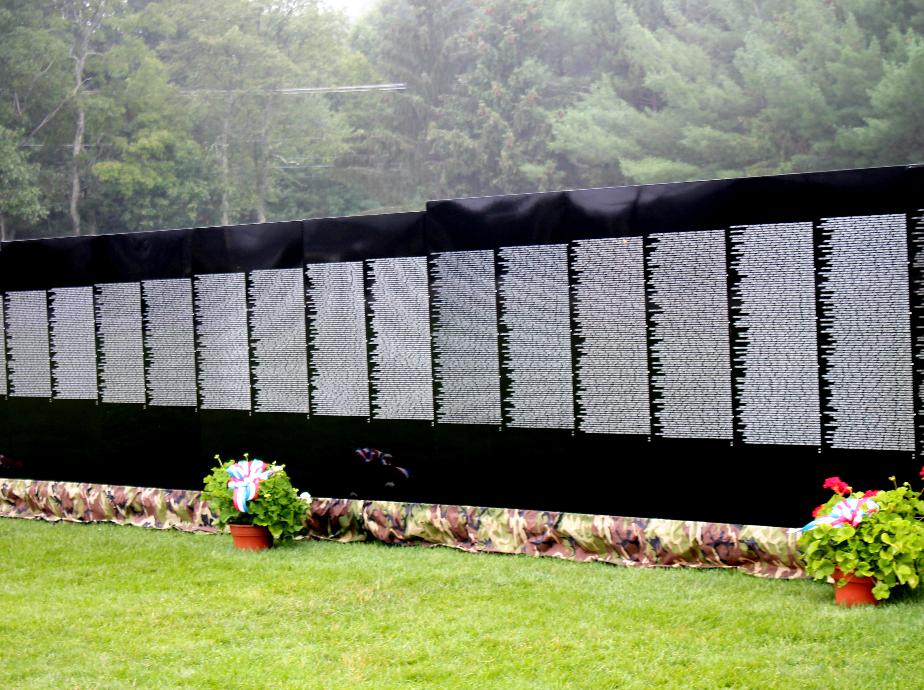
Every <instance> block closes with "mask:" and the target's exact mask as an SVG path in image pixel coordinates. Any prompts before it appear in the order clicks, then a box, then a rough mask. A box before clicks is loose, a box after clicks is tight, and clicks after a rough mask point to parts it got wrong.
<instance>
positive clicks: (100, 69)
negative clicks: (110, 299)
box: [0, 0, 924, 239]
mask: <svg viewBox="0 0 924 690" xmlns="http://www.w3.org/2000/svg"><path fill="white" fill-rule="evenodd" d="M394 83H401V84H404V89H403V90H384V89H383V90H370V89H363V88H355V87H362V86H366V85H370V84H372V85H374V84H394ZM319 87H320V89H319ZM921 102H924V8H922V6H921V3H920V2H911V1H909V0H838V1H835V2H831V1H822V0H752V1H751V2H748V3H742V2H738V1H737V0H697V1H696V2H689V1H688V0H380V1H379V2H378V4H377V5H376V6H375V8H374V9H373V10H372V11H371V12H370V13H369V14H368V15H367V16H365V17H363V18H362V19H360V20H359V21H358V22H357V23H355V24H354V25H351V24H350V23H349V21H348V20H347V19H346V17H344V16H342V15H340V14H338V13H337V12H335V11H333V10H332V9H330V8H329V7H328V6H327V5H326V4H325V3H324V2H320V1H319V0H198V1H197V2H195V3H191V2H186V1H185V0H0V232H2V235H3V238H4V239H10V238H23V237H37V236H47V235H68V234H92V233H101V232H129V231H135V230H144V229H151V228H164V227H181V226H195V225H209V224H229V223H239V222H251V221H262V220H267V219H270V220H272V219H286V218H308V217H316V216H325V215H346V214H355V213H364V212H381V211H391V210H401V209H407V208H419V207H420V206H421V204H422V203H423V201H424V200H426V199H427V198H436V197H453V196H469V195H482V194H498V193H511V192H527V191H540V190H546V189H554V188H566V187H588V186H601V185H618V184H625V183H638V182H643V183H644V182H661V181H672V180H688V179H696V178H711V177H722V176H740V175H760V174H772V173H780V172H792V171H803V170H823V169H832V168H842V167H862V166H869V165H887V164H900V163H907V162H920V161H921V160H922V159H924V125H922V124H921V122H922V118H921V117H920V114H919V112H918V111H919V109H920V103H921Z"/></svg>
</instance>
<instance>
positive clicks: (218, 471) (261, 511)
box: [202, 453, 308, 549]
mask: <svg viewBox="0 0 924 690" xmlns="http://www.w3.org/2000/svg"><path fill="white" fill-rule="evenodd" d="M215 459H216V460H217V461H218V465H217V466H216V467H213V468H212V471H211V473H210V474H209V475H208V476H207V477H206V478H205V490H204V491H203V493H202V496H203V498H205V499H206V500H207V501H208V504H209V507H210V508H211V509H212V511H213V512H215V513H216V514H217V515H216V517H217V522H218V525H219V526H222V527H223V526H224V525H229V527H230V530H231V535H232V537H233V538H234V545H235V546H236V547H237V548H239V549H265V548H268V547H269V546H270V545H271V544H272V543H273V540H274V539H276V540H278V539H283V538H285V537H290V536H294V535H295V534H297V533H298V532H300V531H301V530H302V529H303V528H304V526H305V513H306V512H307V510H308V499H306V498H305V497H306V496H307V494H304V493H303V494H302V496H301V497H300V496H299V495H298V493H297V492H296V490H295V489H294V488H293V486H292V482H291V481H290V480H289V476H288V475H287V474H286V471H285V466H284V465H275V464H269V465H268V464H266V463H265V462H263V461H262V460H250V456H249V455H248V454H247V453H244V459H243V460H241V461H237V460H227V461H224V462H223V461H222V459H221V457H220V456H218V455H216V456H215Z"/></svg>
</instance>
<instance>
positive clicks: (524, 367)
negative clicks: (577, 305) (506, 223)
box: [497, 244, 574, 429]
mask: <svg viewBox="0 0 924 690" xmlns="http://www.w3.org/2000/svg"><path fill="white" fill-rule="evenodd" d="M497 257H498V285H499V288H498V290H499V300H498V304H499V305H500V326H501V350H500V352H501V367H502V368H503V370H504V372H505V378H506V383H507V385H506V390H505V394H506V395H505V408H504V417H505V424H506V425H507V426H510V427H520V428H538V429H573V428H574V382H573V373H572V360H571V316H570V304H569V290H568V247H567V245H565V244H549V245H538V246H520V247H502V248H501V249H500V251H499V252H498V255H497Z"/></svg>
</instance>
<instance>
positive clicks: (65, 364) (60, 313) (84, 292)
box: [48, 285, 98, 400]
mask: <svg viewBox="0 0 924 690" xmlns="http://www.w3.org/2000/svg"><path fill="white" fill-rule="evenodd" d="M94 314H95V310H94V306H93V288H92V287H91V286H89V285H88V286H85V287H68V288H53V289H51V290H49V291H48V323H49V327H50V338H51V377H52V388H53V390H52V392H53V394H54V397H55V398H58V399H65V400H66V399H70V400H96V399H97V396H98V391H97V388H98V386H97V362H96V332H95V330H94Z"/></svg>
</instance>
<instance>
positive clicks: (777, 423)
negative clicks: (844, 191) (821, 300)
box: [730, 222, 821, 446]
mask: <svg viewBox="0 0 924 690" xmlns="http://www.w3.org/2000/svg"><path fill="white" fill-rule="evenodd" d="M812 233H813V229H812V223H810V222H809V223H777V224H767V225H752V226H746V227H735V228H732V229H731V232H730V239H731V261H730V264H731V267H732V272H733V275H734V276H735V280H734V281H733V284H732V287H731V295H732V305H733V306H732V325H733V334H734V335H735V338H734V341H733V355H734V359H735V368H736V371H737V372H738V376H736V377H735V384H736V386H735V396H736V400H737V408H738V419H739V426H740V430H741V431H740V435H741V438H742V440H743V441H744V442H745V443H768V444H779V445H808V446H819V445H821V409H820V403H819V392H818V338H817V328H818V324H817V313H816V310H815V255H814V248H813V244H812V238H813V235H812Z"/></svg>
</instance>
